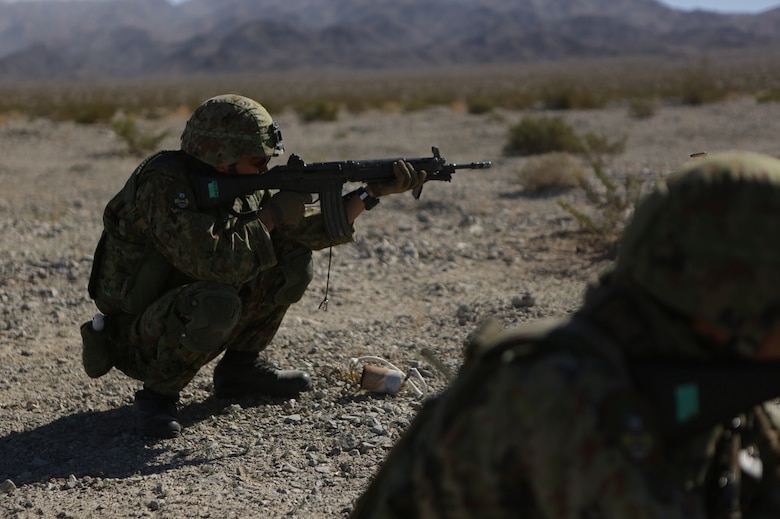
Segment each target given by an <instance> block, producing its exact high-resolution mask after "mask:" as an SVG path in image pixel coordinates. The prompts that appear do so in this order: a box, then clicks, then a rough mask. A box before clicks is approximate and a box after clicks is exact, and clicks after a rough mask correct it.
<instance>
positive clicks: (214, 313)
mask: <svg viewBox="0 0 780 519" xmlns="http://www.w3.org/2000/svg"><path fill="white" fill-rule="evenodd" d="M181 305H182V306H184V308H180V315H179V317H180V318H181V321H180V322H179V327H180V330H179V342H180V343H181V345H182V346H184V347H185V348H187V349H189V350H193V351H198V352H209V351H217V350H219V349H220V348H221V347H222V344H223V343H224V342H225V341H226V340H227V338H228V337H229V336H230V332H232V331H233V328H235V326H236V324H237V323H238V320H239V318H240V317H241V299H239V297H238V294H236V291H235V290H233V289H232V288H231V287H229V286H218V285H212V284H210V285H209V286H208V287H205V288H203V289H200V290H196V291H195V292H193V293H192V294H189V295H188V296H187V297H185V298H183V300H182V301H181Z"/></svg>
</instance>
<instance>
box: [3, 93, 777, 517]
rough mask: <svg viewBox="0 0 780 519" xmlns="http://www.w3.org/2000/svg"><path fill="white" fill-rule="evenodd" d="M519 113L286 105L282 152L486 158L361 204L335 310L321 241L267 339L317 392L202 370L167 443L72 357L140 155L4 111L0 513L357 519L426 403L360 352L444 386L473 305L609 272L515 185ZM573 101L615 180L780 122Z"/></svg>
mask: <svg viewBox="0 0 780 519" xmlns="http://www.w3.org/2000/svg"><path fill="white" fill-rule="evenodd" d="M522 115H523V114H522V113H519V112H500V113H493V114H486V115H479V116H476V115H469V114H466V113H463V112H460V111H457V110H452V109H449V108H435V109H430V110H426V111H423V112H415V113H411V114H388V113H379V112H377V113H363V114H358V115H355V114H342V116H341V117H340V119H339V120H338V121H336V122H332V123H313V124H302V123H300V122H299V121H298V120H297V118H296V117H295V115H294V114H293V113H282V114H277V116H278V117H277V118H278V120H279V121H280V123H281V125H282V128H283V132H284V137H285V142H286V143H287V149H288V152H294V153H298V154H299V155H301V156H302V157H303V158H304V159H306V160H307V161H310V162H314V161H324V160H342V159H350V158H352V159H366V158H383V157H399V156H405V157H421V156H427V155H429V153H430V147H431V146H432V145H438V146H440V147H441V150H442V153H443V154H444V155H445V156H446V157H447V158H448V159H449V160H450V161H453V162H464V161H472V160H492V161H493V168H492V169H490V170H483V171H463V172H458V173H457V175H456V178H455V179H454V181H453V182H452V183H450V184H445V183H429V184H427V185H426V187H425V191H424V193H423V197H422V199H421V200H419V201H415V200H413V199H412V198H411V196H402V197H392V198H388V199H386V200H383V201H382V204H381V205H380V206H379V207H378V208H377V209H376V210H374V211H371V212H370V213H365V214H364V215H363V216H361V218H360V219H359V222H358V233H359V237H358V239H357V241H356V242H355V243H354V244H349V245H345V246H342V247H339V248H337V249H334V250H333V251H332V253H333V256H332V265H331V270H330V278H329V288H330V293H329V300H330V303H329V305H328V309H327V311H323V310H320V309H318V305H319V303H320V301H321V300H322V298H323V294H324V290H325V285H326V282H327V280H328V253H327V251H324V252H321V253H317V255H316V260H317V264H316V268H315V279H314V281H313V283H312V285H311V287H310V289H309V291H308V293H307V294H306V296H305V297H304V299H303V300H302V301H301V302H300V303H298V304H297V305H296V306H294V307H293V309H292V310H291V311H290V313H289V315H288V318H287V320H286V322H285V324H284V325H283V327H282V329H281V330H280V333H279V335H278V337H277V338H276V339H275V341H274V343H273V344H272V346H271V348H270V349H269V356H270V358H271V360H273V361H275V362H276V363H277V364H279V365H281V366H284V367H294V368H302V369H307V370H309V371H310V372H311V373H312V376H313V379H314V383H315V390H314V391H313V392H311V393H307V394H305V395H303V396H302V397H301V398H300V399H298V400H288V401H270V400H262V401H257V400H238V401H225V400H218V399H215V398H214V397H213V396H212V395H211V387H212V383H211V373H212V370H213V365H209V366H206V367H205V368H204V369H203V370H202V371H201V372H200V374H199V375H198V376H197V377H196V378H195V380H194V381H193V382H192V383H191V384H190V386H188V387H187V388H186V389H185V391H184V392H183V394H182V408H181V419H182V422H183V425H184V426H185V432H184V435H183V436H182V438H179V439H175V440H165V441H145V440H142V439H140V438H138V437H137V436H136V435H135V434H134V433H133V431H132V428H131V427H130V405H131V402H132V395H133V392H134V391H135V389H137V388H138V386H139V384H138V383H137V382H135V381H133V380H130V379H128V378H127V377H125V376H124V375H122V374H121V373H119V372H117V371H116V370H114V371H112V372H110V373H109V374H108V375H106V376H104V377H102V378H100V379H97V380H92V379H90V378H88V377H87V376H86V374H85V373H84V372H83V369H82V367H81V364H80V354H81V351H80V337H79V333H78V326H79V324H80V323H81V322H82V321H84V320H86V319H89V318H91V316H92V315H93V313H94V312H95V308H94V306H93V304H92V302H91V301H90V300H89V297H88V295H87V291H86V284H87V277H88V275H89V271H90V267H91V262H92V253H93V249H94V246H95V243H96V241H97V238H98V236H99V233H100V229H101V225H100V222H101V214H102V209H103V206H104V205H105V203H106V202H107V201H108V199H109V198H110V197H111V196H112V195H113V194H114V192H115V191H116V190H118V189H119V188H120V187H121V185H122V184H123V183H124V181H125V179H126V178H127V176H128V175H129V173H130V172H131V171H132V169H133V168H134V167H135V165H136V163H137V162H138V161H139V157H133V156H128V155H127V154H125V153H124V146H123V143H122V142H121V141H120V140H119V139H118V138H117V137H116V136H115V135H114V134H113V133H112V132H111V130H110V129H108V128H104V127H96V126H77V125H74V124H68V123H62V124H53V123H51V122H48V121H45V120H35V121H27V120H21V119H18V120H4V121H2V122H0V515H2V516H3V517H9V518H27V517H31V518H32V517H58V518H91V517H95V518H97V517H101V518H105V517H154V518H178V517H192V518H216V517H219V518H232V517H343V516H345V515H346V514H347V513H348V512H349V510H350V509H351V506H352V503H353V501H354V499H355V498H356V497H357V496H358V495H359V494H360V492H361V489H363V488H364V487H365V485H366V484H367V482H368V481H369V478H370V477H371V475H372V474H373V473H374V471H375V470H376V468H377V466H378V465H379V464H380V463H381V461H382V459H383V458H384V456H385V455H386V454H387V451H388V449H389V448H390V446H391V445H392V444H393V443H394V442H395V441H396V440H397V439H398V437H399V435H400V434H401V433H402V432H403V430H404V429H405V427H406V426H407V425H408V424H409V421H410V420H411V419H412V418H413V416H414V414H415V413H416V412H417V410H418V409H419V408H420V404H421V399H419V398H417V397H416V396H415V394H414V393H413V392H412V391H410V390H408V389H403V390H402V391H401V392H400V393H398V394H397V395H382V394H373V393H365V392H363V391H360V390H359V388H358V387H357V386H356V384H355V382H354V379H353V378H352V377H351V376H350V373H349V369H348V365H349V360H350V359H351V358H354V357H359V356H363V355H377V356H380V357H383V358H385V359H387V360H389V361H391V362H393V363H394V364H395V365H397V366H399V367H400V368H401V369H402V370H404V371H406V370H409V369H411V368H416V369H418V370H419V372H420V373H421V374H422V376H423V378H424V380H425V381H426V382H427V384H428V393H427V395H428V396H431V395H434V394H436V393H437V392H439V391H441V390H442V389H444V388H445V387H446V384H447V380H446V378H445V375H444V374H443V373H442V372H441V371H440V370H439V369H438V368H436V367H435V366H433V365H432V363H431V361H430V360H429V358H428V357H425V356H423V355H422V354H421V352H422V350H423V349H424V348H425V349H427V350H430V351H431V352H433V354H434V355H435V356H436V357H437V358H438V359H440V360H441V361H442V362H443V364H444V365H445V367H446V368H447V369H448V370H449V371H456V370H457V368H458V366H459V363H460V355H461V346H462V343H463V341H464V339H465V338H466V336H467V335H468V334H469V333H470V332H471V331H472V330H473V329H474V326H475V324H476V323H477V322H478V321H479V320H481V319H482V318H484V317H487V316H496V317H498V318H499V319H501V320H502V321H503V322H504V323H505V325H507V326H509V325H511V324H512V323H516V322H521V321H527V320H530V319H536V318H540V317H547V316H558V315H563V314H566V313H567V312H570V311H572V310H573V309H575V308H576V306H577V304H578V302H579V298H580V296H581V294H582V290H583V289H584V287H585V283H586V282H587V281H588V280H591V279H593V277H594V276H595V275H596V273H597V272H598V270H599V269H600V268H602V267H603V266H604V265H605V262H604V260H603V258H602V257H600V256H599V255H598V254H594V253H592V252H588V251H587V249H582V248H581V247H579V246H578V245H579V243H580V241H579V238H578V236H577V233H576V231H577V224H576V222H574V221H573V220H572V218H571V217H570V216H569V215H568V214H567V213H565V212H564V211H563V210H561V209H560V208H559V206H558V205H557V204H556V197H554V196H538V195H537V196H529V195H527V194H526V193H524V192H523V189H522V186H521V185H520V184H519V183H518V181H517V172H518V169H519V168H520V167H521V165H522V164H523V161H524V160H525V159H522V158H507V157H503V156H502V153H501V149H502V147H503V145H504V143H505V140H506V136H507V128H508V127H509V126H510V125H512V124H514V123H515V122H517V121H518V120H519V118H520V117H521V116H522ZM560 115H562V116H563V117H564V118H565V119H566V120H567V121H569V123H570V124H572V125H573V126H574V127H575V128H576V129H577V131H578V132H584V131H595V132H597V133H601V134H604V135H606V136H608V137H609V138H612V139H615V138H618V137H621V136H623V135H625V136H627V138H628V140H627V148H626V152H625V153H624V154H623V155H621V156H620V157H618V158H617V159H616V161H615V163H614V169H615V172H619V173H642V174H646V175H657V174H658V173H659V172H660V173H666V172H668V171H670V170H671V169H673V168H674V167H675V166H677V165H679V164H680V163H681V162H682V161H683V160H685V159H686V158H687V157H688V155H689V154H690V153H693V152H698V151H709V152H712V151H716V150H721V149H731V148H742V149H749V150H754V151H761V152H766V153H769V154H775V153H777V139H778V135H780V106H779V105H772V104H770V105H757V104H756V103H755V102H754V101H753V100H751V99H744V98H743V99H733V100H729V101H726V102H722V103H719V104H715V105H708V106H703V107H695V108H691V107H680V106H664V107H661V108H660V109H659V110H658V112H657V114H656V115H655V116H654V117H653V118H651V119H648V120H635V119H631V118H630V117H629V115H628V111H627V109H626V108H625V107H623V106H615V107H612V108H608V109H602V110H598V111H587V112H576V111H575V112H566V113H561V114H560ZM144 124H148V125H149V128H151V129H154V130H155V131H157V130H160V129H162V128H168V129H170V131H171V136H170V137H168V139H167V140H166V142H165V146H167V147H169V148H175V147H178V135H179V133H180V131H181V128H182V127H183V124H184V119H183V118H180V117H178V118H169V119H164V120H156V121H149V122H145V123H144ZM558 196H564V197H566V198H567V199H572V200H574V201H575V202H576V200H577V194H576V192H570V193H567V194H563V195H558Z"/></svg>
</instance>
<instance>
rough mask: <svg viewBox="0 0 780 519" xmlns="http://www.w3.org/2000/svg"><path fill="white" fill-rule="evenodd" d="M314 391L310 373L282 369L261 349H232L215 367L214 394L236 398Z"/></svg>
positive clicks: (287, 394)
mask: <svg viewBox="0 0 780 519" xmlns="http://www.w3.org/2000/svg"><path fill="white" fill-rule="evenodd" d="M304 391H311V377H310V376H309V374H308V373H306V372H304V371H299V370H292V369H278V368H276V367H275V366H274V365H273V364H271V363H270V362H268V361H267V360H265V359H263V358H260V357H259V356H258V353H257V352H244V351H232V350H228V351H226V352H225V355H224V356H223V357H222V359H221V360H220V361H219V363H218V364H217V366H216V368H214V396H216V397H217V398H236V397H241V396H249V395H265V396H271V397H295V396H298V394H300V393H302V392H304Z"/></svg>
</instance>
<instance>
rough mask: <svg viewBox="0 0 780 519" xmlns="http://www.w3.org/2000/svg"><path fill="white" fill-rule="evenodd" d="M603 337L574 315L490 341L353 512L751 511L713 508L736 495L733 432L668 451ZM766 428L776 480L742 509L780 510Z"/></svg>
mask: <svg viewBox="0 0 780 519" xmlns="http://www.w3.org/2000/svg"><path fill="white" fill-rule="evenodd" d="M592 343H593V341H590V340H585V339H584V338H583V336H582V334H581V333H578V331H577V329H576V328H575V331H574V332H572V331H571V322H569V321H566V322H563V323H558V322H556V323H538V324H533V325H525V326H522V327H520V328H519V329H517V330H513V331H512V332H511V333H506V332H505V333H504V334H503V335H500V336H498V337H497V338H496V339H494V340H488V341H486V344H487V346H486V347H485V348H484V350H483V351H482V352H481V353H478V354H476V355H475V358H474V359H472V360H469V361H467V362H466V364H465V365H464V367H463V368H462V370H461V372H460V374H459V376H458V377H457V378H456V379H455V381H454V382H453V383H452V384H451V386H450V387H449V388H448V389H447V390H446V391H445V392H444V393H443V394H442V395H441V396H440V397H439V398H438V399H436V400H434V401H432V402H429V403H427V404H426V407H424V408H423V410H422V411H421V412H420V413H419V415H418V416H417V418H416V419H415V420H414V422H413V423H412V424H411V426H410V427H409V429H408V430H407V431H406V433H405V434H404V436H403V437H402V439H401V440H400V441H399V442H398V444H397V445H396V446H395V447H394V449H393V450H392V451H391V453H390V455H389V456H388V458H387V460H386V462H385V463H384V464H383V466H382V468H381V469H380V471H379V473H378V474H377V476H376V478H375V479H374V480H373V481H372V483H371V485H370V486H369V488H368V490H367V491H366V493H365V494H364V495H363V496H362V497H361V498H360V499H359V500H358V502H357V505H356V508H355V510H354V512H353V514H352V516H351V517H352V519H365V518H397V519H400V518H423V517H425V518H428V517H430V518H445V517H446V518H467V517H468V518H476V517H478V518H480V519H489V518H509V517H522V518H527V519H625V518H631V519H683V518H686V519H703V518H705V517H706V518H712V519H715V518H717V519H720V518H721V517H722V518H724V519H725V518H726V517H729V518H732V519H733V518H735V517H740V516H739V515H736V514H731V511H729V510H727V511H726V513H725V515H721V512H720V510H722V508H718V507H716V506H711V505H712V501H713V500H714V499H717V498H718V496H719V495H721V494H722V495H724V497H726V498H727V499H730V498H732V497H733V496H731V495H726V494H729V492H731V491H732V490H733V489H729V488H728V486H727V485H726V486H724V488H723V491H722V492H720V490H719V489H720V487H719V480H720V478H721V476H722V473H720V472H718V471H719V469H720V467H721V465H720V464H719V463H718V460H717V457H718V453H721V454H722V453H723V452H724V449H723V448H721V447H722V445H719V444H722V443H723V439H724V437H727V436H728V434H724V431H723V430H722V428H719V427H716V428H714V429H713V430H712V431H710V432H707V433H703V434H700V435H697V436H696V437H691V438H689V439H687V441H686V442H685V443H683V444H679V445H665V444H664V439H663V438H662V437H661V435H660V434H659V431H657V430H656V429H655V428H654V426H653V408H652V405H648V403H647V402H646V401H645V400H644V399H643V398H642V397H641V395H639V394H638V393H637V391H635V390H634V388H633V387H632V383H631V380H630V379H629V377H627V376H626V370H625V368H624V366H623V365H622V361H621V359H620V356H619V354H617V355H616V350H611V351H610V348H609V347H606V348H605V347H602V346H598V345H597V346H595V347H594V346H593V344H592ZM578 346H579V347H578ZM751 423H752V422H751ZM755 429H759V428H758V427H753V428H752V429H751V431H747V432H746V434H745V435H744V437H743V439H744V442H743V444H742V451H743V453H747V452H750V453H752V454H750V455H751V456H757V457H758V458H759V459H760V460H762V461H763V462H764V477H762V478H761V481H760V482H754V483H751V484H750V485H744V488H745V489H746V490H749V491H750V500H751V501H750V512H749V513H745V514H744V515H742V516H741V517H743V518H751V519H755V518H767V519H768V518H769V517H778V515H777V514H778V511H780V506H778V502H777V497H778V495H779V494H778V486H777V481H776V479H775V471H774V468H773V467H775V466H776V463H775V452H773V451H772V449H771V448H769V447H767V445H766V443H765V442H764V441H763V439H765V437H766V436H771V435H772V434H773V433H772V432H771V431H770V430H769V429H772V430H776V429H773V428H771V427H770V428H769V429H763V430H762V431H760V432H758V433H756V431H755ZM748 433H749V434H748ZM727 443H728V442H727ZM726 450H727V449H726ZM726 465H729V464H728V463H727V464H726ZM731 466H732V467H733V464H731ZM743 479H746V478H743ZM707 485H710V486H714V487H715V488H716V492H715V493H708V491H707V489H706V487H707ZM748 486H749V487H750V488H747V487H748ZM743 497H745V498H747V497H748V496H747V492H745V494H744V495H743Z"/></svg>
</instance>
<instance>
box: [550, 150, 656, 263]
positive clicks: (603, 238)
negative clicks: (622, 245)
mask: <svg viewBox="0 0 780 519" xmlns="http://www.w3.org/2000/svg"><path fill="white" fill-rule="evenodd" d="M591 166H592V172H593V177H594V178H593V179H592V180H590V179H588V178H587V175H582V176H580V177H578V178H577V181H578V185H579V187H580V188H581V190H582V192H583V193H584V195H585V201H586V202H587V204H588V206H587V207H586V208H577V207H574V205H572V204H571V203H569V202H567V201H565V200H559V201H558V205H559V206H560V207H561V208H562V209H563V210H565V211H566V212H567V213H569V214H571V215H572V216H573V217H574V219H575V220H576V221H577V223H579V225H580V227H581V229H582V231H583V233H584V234H583V237H584V242H585V244H586V245H587V246H589V247H591V248H592V249H594V250H596V251H598V252H600V253H602V254H604V255H605V256H607V257H609V258H614V257H615V254H616V253H617V244H618V240H619V238H620V236H621V234H622V233H623V229H624V228H625V226H626V224H627V223H628V221H629V220H630V218H631V217H632V216H633V214H634V210H635V209H636V206H637V204H638V203H639V201H640V200H641V198H642V197H643V196H644V194H645V193H646V192H647V191H648V190H649V188H650V187H651V186H650V184H651V183H650V182H649V181H648V180H647V179H645V178H643V177H640V176H638V175H631V174H626V175H624V176H623V177H622V179H621V180H615V179H613V178H612V177H611V176H610V175H609V174H608V173H607V171H606V170H605V166H604V163H603V162H602V161H600V160H595V161H593V162H591Z"/></svg>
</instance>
